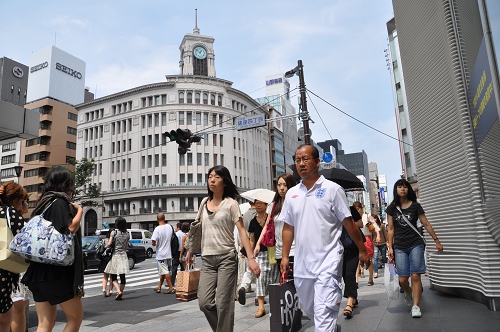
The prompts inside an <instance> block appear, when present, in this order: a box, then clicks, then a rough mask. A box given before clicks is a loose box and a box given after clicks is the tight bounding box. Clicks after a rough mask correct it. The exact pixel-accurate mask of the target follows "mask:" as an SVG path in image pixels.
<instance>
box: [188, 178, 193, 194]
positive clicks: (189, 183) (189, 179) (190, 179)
mask: <svg viewBox="0 0 500 332" xmlns="http://www.w3.org/2000/svg"><path fill="white" fill-rule="evenodd" d="M187 184H188V186H192V185H193V174H191V173H189V174H188V181H187ZM191 199H192V197H191Z"/></svg>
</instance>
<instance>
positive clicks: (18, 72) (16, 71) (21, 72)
mask: <svg viewBox="0 0 500 332" xmlns="http://www.w3.org/2000/svg"><path fill="white" fill-rule="evenodd" d="M12 74H13V75H14V76H15V77H17V78H21V77H23V76H24V70H23V69H22V68H19V67H14V68H12Z"/></svg>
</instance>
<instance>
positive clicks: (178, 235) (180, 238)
mask: <svg viewBox="0 0 500 332" xmlns="http://www.w3.org/2000/svg"><path fill="white" fill-rule="evenodd" d="M175 235H177V239H178V240H179V251H181V245H182V236H183V235H184V232H183V231H181V230H180V229H179V230H178V231H177V232H175ZM172 255H173V253H172Z"/></svg>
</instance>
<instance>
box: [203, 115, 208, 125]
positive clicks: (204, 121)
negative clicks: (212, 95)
mask: <svg viewBox="0 0 500 332" xmlns="http://www.w3.org/2000/svg"><path fill="white" fill-rule="evenodd" d="M203 125H204V126H208V113H203Z"/></svg>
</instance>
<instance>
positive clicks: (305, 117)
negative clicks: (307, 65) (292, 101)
mask: <svg viewBox="0 0 500 332" xmlns="http://www.w3.org/2000/svg"><path fill="white" fill-rule="evenodd" d="M295 74H297V75H298V76H299V91H300V108H301V109H302V112H301V113H300V118H301V120H302V124H303V128H304V144H308V145H311V134H310V133H309V113H308V112H307V101H306V83H305V82H304V66H303V65H302V60H299V61H298V64H297V67H295V68H294V69H292V70H289V71H287V72H286V73H285V77H286V78H290V77H293V75H295Z"/></svg>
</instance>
